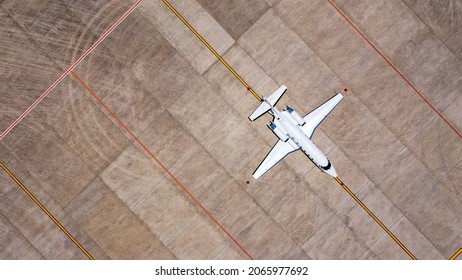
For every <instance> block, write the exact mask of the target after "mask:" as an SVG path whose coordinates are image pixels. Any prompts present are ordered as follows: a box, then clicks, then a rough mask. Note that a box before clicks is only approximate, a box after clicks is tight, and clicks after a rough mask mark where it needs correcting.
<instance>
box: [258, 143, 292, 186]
mask: <svg viewBox="0 0 462 280" xmlns="http://www.w3.org/2000/svg"><path fill="white" fill-rule="evenodd" d="M298 149H300V148H299V147H298V146H297V145H296V144H295V143H294V142H293V141H292V140H291V139H289V140H287V141H286V142H283V141H281V140H279V141H278V142H277V143H276V145H274V147H273V149H272V150H271V151H270V152H269V154H268V155H267V156H266V157H265V159H264V160H263V162H262V163H261V164H260V166H258V168H257V170H255V172H254V173H253V177H254V178H255V179H258V178H260V177H261V176H263V174H265V173H266V172H267V171H268V170H270V169H271V168H272V167H273V166H275V165H276V164H277V163H278V162H280V161H281V160H282V159H283V158H284V157H285V156H287V155H288V154H290V153H292V152H294V151H296V150H298Z"/></svg>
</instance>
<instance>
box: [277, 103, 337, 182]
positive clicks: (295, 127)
mask: <svg viewBox="0 0 462 280" xmlns="http://www.w3.org/2000/svg"><path fill="white" fill-rule="evenodd" d="M271 112H272V113H273V116H274V121H273V122H274V123H275V124H276V125H277V126H279V127H281V128H282V129H283V130H284V131H285V132H286V133H287V135H288V137H289V139H290V140H292V142H291V145H293V144H295V145H297V146H298V148H300V150H302V152H303V153H304V154H305V155H306V156H307V157H308V158H309V159H310V160H311V161H312V162H313V163H314V164H315V165H316V166H317V167H318V168H319V169H321V170H322V171H323V172H326V173H328V174H329V175H332V176H334V177H336V176H337V174H336V171H335V169H334V167H333V166H332V165H331V163H330V161H329V159H328V158H327V157H326V155H324V153H323V152H321V150H320V149H319V148H318V147H317V146H316V145H315V144H314V143H313V141H311V139H310V138H309V137H308V136H307V135H306V134H305V133H304V132H303V131H302V129H301V125H300V124H297V121H296V120H295V119H294V118H293V117H292V116H291V115H290V113H289V112H288V111H282V112H281V111H279V110H278V109H277V108H276V107H272V108H271ZM290 140H288V141H290Z"/></svg>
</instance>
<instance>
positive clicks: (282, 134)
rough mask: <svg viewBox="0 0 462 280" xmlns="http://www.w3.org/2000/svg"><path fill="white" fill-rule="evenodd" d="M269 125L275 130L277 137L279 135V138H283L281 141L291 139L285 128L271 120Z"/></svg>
mask: <svg viewBox="0 0 462 280" xmlns="http://www.w3.org/2000/svg"><path fill="white" fill-rule="evenodd" d="M268 127H269V129H271V130H272V131H273V132H274V134H276V136H277V137H279V139H281V141H284V142H286V141H287V140H288V139H289V135H287V133H286V132H285V130H284V129H282V128H280V127H279V126H276V124H275V123H273V122H271V123H270V124H269V125H268Z"/></svg>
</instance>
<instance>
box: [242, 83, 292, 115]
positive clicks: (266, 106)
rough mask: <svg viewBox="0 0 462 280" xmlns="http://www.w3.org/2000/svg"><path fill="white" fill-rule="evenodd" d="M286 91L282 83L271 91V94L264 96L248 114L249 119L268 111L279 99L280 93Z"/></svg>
mask: <svg viewBox="0 0 462 280" xmlns="http://www.w3.org/2000/svg"><path fill="white" fill-rule="evenodd" d="M286 91H287V87H286V86H284V85H283V86H281V87H280V88H278V89H277V90H276V91H275V92H273V94H271V95H270V97H268V98H266V99H265V100H264V101H263V102H262V103H261V104H260V106H258V107H257V109H256V110H255V111H254V112H253V113H252V114H251V115H250V116H249V119H250V120H251V121H254V120H256V119H258V118H259V117H260V116H261V115H263V114H264V113H266V112H268V110H269V109H271V107H272V106H274V105H276V103H277V102H278V101H279V99H281V97H282V95H284V93H285V92H286ZM268 103H269V104H268ZM270 104H271V105H270Z"/></svg>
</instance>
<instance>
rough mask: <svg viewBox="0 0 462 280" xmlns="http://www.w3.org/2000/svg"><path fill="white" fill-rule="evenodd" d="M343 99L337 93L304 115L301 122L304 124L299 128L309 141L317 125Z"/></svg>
mask: <svg viewBox="0 0 462 280" xmlns="http://www.w3.org/2000/svg"><path fill="white" fill-rule="evenodd" d="M342 99H343V95H341V94H340V93H338V94H337V95H335V96H334V97H332V98H331V99H329V100H327V101H326V102H325V103H324V104H322V105H321V106H319V107H318V108H316V109H315V110H314V111H312V112H311V113H309V114H308V115H306V116H305V117H304V118H303V120H304V121H305V124H304V125H303V126H302V127H301V129H302V131H303V132H304V133H305V134H306V135H307V136H308V137H310V139H311V136H313V133H314V130H315V129H316V128H317V127H318V125H319V124H320V123H321V122H322V121H323V120H324V119H325V118H326V117H327V116H328V115H329V114H330V112H332V110H334V108H335V107H336V106H337V105H338V103H339V102H340V101H341V100H342Z"/></svg>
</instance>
